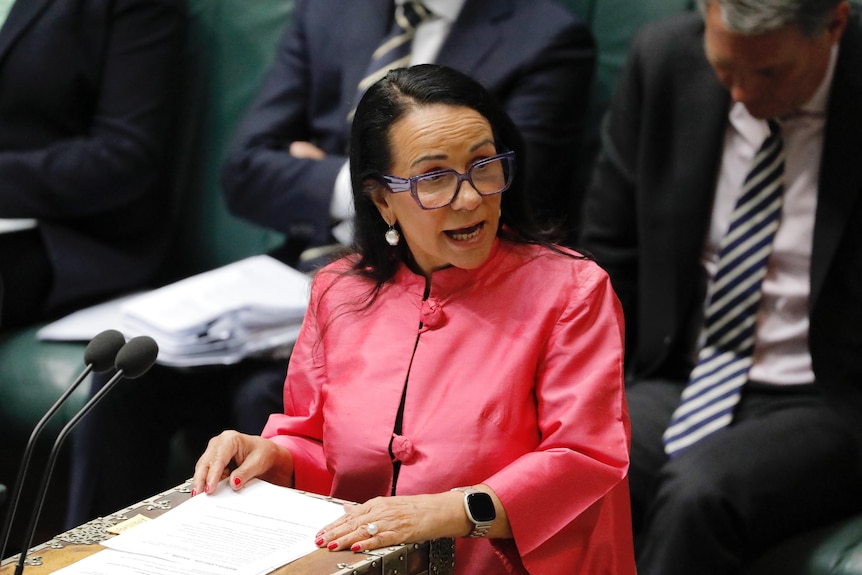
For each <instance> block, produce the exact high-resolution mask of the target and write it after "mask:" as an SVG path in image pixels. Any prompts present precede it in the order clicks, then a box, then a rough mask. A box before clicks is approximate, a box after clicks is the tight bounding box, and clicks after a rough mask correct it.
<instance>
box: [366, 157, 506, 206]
mask: <svg viewBox="0 0 862 575" xmlns="http://www.w3.org/2000/svg"><path fill="white" fill-rule="evenodd" d="M514 175H515V152H504V153H502V154H497V155H496V156H491V157H490V158H485V159H484V160H479V161H478V162H476V163H475V164H473V165H472V166H470V169H469V170H467V171H466V172H464V173H463V174H462V173H460V172H457V171H455V170H437V171H434V172H428V173H427V174H420V175H418V176H413V177H412V178H399V177H396V176H386V175H384V176H382V180H383V181H384V182H385V183H386V185H387V186H388V187H389V190H390V191H391V192H393V193H396V194H397V193H400V192H410V195H411V196H413V199H414V200H416V203H417V204H419V207H420V208H422V209H423V210H436V209H439V208H445V207H446V206H448V205H449V204H451V203H452V202H454V201H455V198H457V197H458V192H459V191H461V183H462V182H464V181H467V182H470V185H471V186H473V189H475V190H476V191H477V192H479V195H480V196H493V195H495V194H499V193H502V192H505V191H506V190H508V189H509V186H511V185H512V178H513V177H514Z"/></svg>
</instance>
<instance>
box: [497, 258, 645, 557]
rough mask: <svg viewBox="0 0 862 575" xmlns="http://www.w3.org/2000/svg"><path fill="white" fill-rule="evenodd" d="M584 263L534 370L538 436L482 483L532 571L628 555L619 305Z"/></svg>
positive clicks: (627, 434) (626, 453) (594, 270)
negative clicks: (496, 499) (533, 445)
mask: <svg viewBox="0 0 862 575" xmlns="http://www.w3.org/2000/svg"><path fill="white" fill-rule="evenodd" d="M584 267H586V269H585V270H583V267H582V270H583V271H582V272H580V273H578V274H577V285H576V287H575V288H574V289H573V290H572V293H571V294H570V296H569V298H570V299H569V302H568V306H567V307H566V309H565V311H564V313H563V314H562V315H561V317H560V318H559V320H558V322H557V324H556V327H555V329H554V331H553V334H552V336H551V338H550V340H549V341H548V342H547V345H546V347H545V352H544V358H543V360H542V362H541V365H540V366H539V369H538V373H537V384H536V399H537V405H538V414H539V428H540V436H541V440H540V443H539V445H538V446H537V447H536V448H535V449H534V450H533V451H532V452H530V453H527V454H525V455H523V456H522V457H520V458H519V459H517V460H516V461H514V462H513V463H512V464H510V465H508V466H506V467H505V468H504V469H502V470H501V471H500V472H498V473H496V474H495V475H493V476H492V477H490V478H488V479H487V480H486V481H485V483H486V484H487V485H488V486H489V487H491V488H492V489H493V490H494V492H495V493H496V494H497V495H498V496H499V498H500V500H501V501H502V503H503V506H504V507H505V509H506V513H507V515H508V518H509V522H510V525H511V528H512V533H513V535H514V541H515V544H516V545H517V549H518V553H519V555H520V557H521V561H522V562H523V564H524V566H525V567H526V568H527V570H528V571H529V572H531V573H549V572H554V571H555V570H558V569H559V567H558V566H559V564H560V563H564V564H566V565H569V566H572V572H584V573H586V572H597V571H593V570H592V569H591V566H592V567H594V566H597V565H609V564H614V563H615V562H616V564H618V565H622V564H626V563H627V561H629V559H628V558H630V557H631V554H632V550H631V525H630V522H629V521H630V511H629V504H628V495H627V493H628V492H627V483H626V477H627V473H628V465H629V441H630V430H629V421H628V411H627V408H626V404H625V398H624V389H623V336H624V334H623V320H622V310H621V308H620V305H619V302H618V300H617V298H616V296H615V294H614V292H613V290H612V289H611V285H610V282H609V280H608V278H607V275H606V274H605V273H604V271H602V270H601V269H599V268H598V266H596V265H595V264H593V263H589V264H587V265H586V266H584ZM601 541H605V542H608V541H610V542H612V545H610V546H603V545H598V544H597V542H601ZM498 545H499V546H500V547H501V548H503V549H504V548H505V546H506V543H505V540H501V542H500V543H498ZM603 547H610V549H608V548H604V549H603ZM597 554H605V555H604V556H603V557H601V558H598V557H597ZM554 564H556V565H557V567H556V568H555V567H554ZM574 566H580V568H579V569H577V568H575V567H574ZM615 572H617V573H624V572H628V571H627V570H626V569H624V568H620V569H619V570H617V571H615Z"/></svg>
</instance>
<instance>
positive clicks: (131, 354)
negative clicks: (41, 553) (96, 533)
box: [15, 336, 158, 575]
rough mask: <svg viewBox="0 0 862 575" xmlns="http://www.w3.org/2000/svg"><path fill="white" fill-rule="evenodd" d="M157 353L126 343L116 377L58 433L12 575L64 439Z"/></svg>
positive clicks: (150, 346)
mask: <svg viewBox="0 0 862 575" xmlns="http://www.w3.org/2000/svg"><path fill="white" fill-rule="evenodd" d="M157 353H158V346H157V345H156V342H155V341H153V339H152V338H150V337H147V336H140V337H136V338H134V339H131V340H129V342H128V343H126V345H124V346H123V347H122V348H121V349H120V351H119V352H118V353H117V359H116V363H117V373H116V374H114V376H113V377H111V379H109V380H108V382H107V383H106V384H105V385H104V387H102V389H100V390H99V391H98V392H96V395H94V396H93V397H92V398H90V400H89V401H88V402H87V403H86V404H84V407H82V408H81V410H80V411H79V412H78V413H76V414H75V415H74V417H72V419H70V420H69V422H68V423H67V424H66V425H65V426H63V429H61V430H60V433H59V434H58V435H57V439H56V440H55V441H54V446H53V447H52V448H51V453H50V454H49V456H48V463H47V464H46V467H45V471H44V472H43V473H42V483H41V484H40V486H39V491H38V498H37V501H36V505H35V507H34V508H33V514H32V515H31V516H30V524H29V525H28V527H27V532H26V534H25V536H24V544H23V546H22V547H21V554H20V556H19V557H18V563H17V565H16V566H15V575H21V574H22V573H23V571H24V563H25V562H26V559H27V551H28V550H29V549H30V546H31V545H32V544H33V536H34V535H35V533H36V525H37V524H38V522H39V516H40V515H41V513H42V505H44V503H45V495H46V493H47V491H48V484H49V483H50V482H51V476H52V475H53V473H54V465H55V464H56V462H57V456H58V455H59V453H60V447H61V446H62V445H63V441H64V440H65V439H66V436H67V435H69V432H71V431H72V428H74V427H75V425H77V424H78V422H79V421H80V420H81V418H82V417H84V416H85V415H87V414H88V413H89V412H90V410H91V409H93V407H95V406H96V404H97V403H99V401H101V400H102V398H103V397H105V395H106V394H107V393H108V392H109V391H111V389H112V388H113V387H114V385H116V384H117V382H118V381H119V380H120V379H122V378H123V377H124V376H127V377H128V378H129V379H134V378H137V377H140V376H141V375H143V374H144V373H146V372H147V370H149V369H150V367H152V365H153V363H155V361H156V355H157Z"/></svg>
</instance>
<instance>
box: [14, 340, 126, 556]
mask: <svg viewBox="0 0 862 575" xmlns="http://www.w3.org/2000/svg"><path fill="white" fill-rule="evenodd" d="M125 342H126V340H125V338H124V337H123V334H121V333H120V332H118V331H116V330H106V331H104V332H102V333H100V334H99V335H97V336H96V337H94V338H93V340H92V341H91V342H90V344H89V345H88V346H87V349H86V350H85V352H84V359H85V360H86V366H85V367H84V371H83V372H81V375H79V376H78V378H77V379H76V380H75V381H74V382H72V385H71V386H69V388H68V389H67V390H66V391H65V392H63V395H61V396H60V398H59V399H58V400H57V401H56V402H54V405H52V406H51V408H50V409H49V410H48V412H47V413H45V415H43V416H42V419H40V420H39V423H37V424H36V427H34V428H33V431H32V432H31V433H30V439H28V440H27V446H26V447H25V449H24V455H23V456H22V458H21V465H20V467H19V468H18V476H17V477H16V479H15V486H14V488H13V491H12V494H11V498H10V500H9V512H8V513H7V515H6V521H5V522H4V525H3V536H2V537H0V559H3V558H4V557H5V556H6V546H7V545H8V543H9V536H10V534H11V532H12V523H13V521H14V520H15V513H16V512H17V510H18V503H19V502H20V501H21V493H22V491H23V490H24V477H25V476H26V475H27V470H28V468H29V467H30V460H31V459H32V457H33V451H34V450H35V448H36V439H37V438H38V437H39V435H40V434H41V433H42V431H43V429H44V428H45V426H46V425H47V424H48V420H50V419H51V417H52V416H53V415H54V414H55V413H57V410H59V409H60V407H61V406H62V405H63V404H64V403H66V400H68V399H69V397H70V396H71V395H72V393H74V392H75V390H76V389H77V388H78V386H79V385H81V382H83V381H84V379H85V378H86V377H87V376H88V375H90V372H92V371H99V372H100V371H106V370H107V369H108V368H110V366H112V365H113V364H114V358H115V357H116V355H117V352H118V351H119V349H120V348H121V347H122V346H123V345H124V344H125ZM108 356H110V357H108Z"/></svg>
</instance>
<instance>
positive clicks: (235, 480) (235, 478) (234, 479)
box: [233, 477, 242, 487]
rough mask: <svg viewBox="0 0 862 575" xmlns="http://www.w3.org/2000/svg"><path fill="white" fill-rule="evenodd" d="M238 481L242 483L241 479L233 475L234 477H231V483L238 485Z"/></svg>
mask: <svg viewBox="0 0 862 575" xmlns="http://www.w3.org/2000/svg"><path fill="white" fill-rule="evenodd" d="M240 483H242V479H240V478H239V477H234V478H233V484H234V486H236V487H239V484H240Z"/></svg>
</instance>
